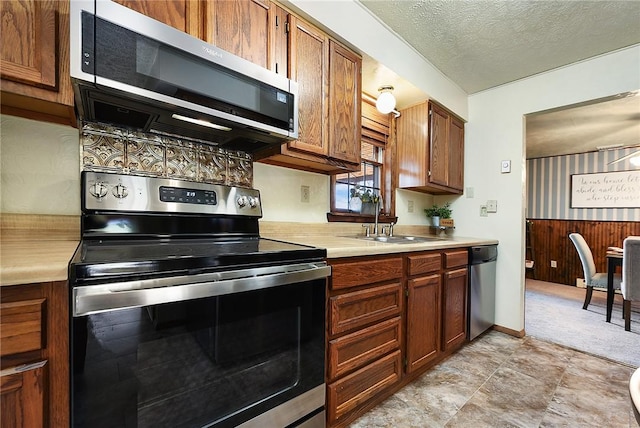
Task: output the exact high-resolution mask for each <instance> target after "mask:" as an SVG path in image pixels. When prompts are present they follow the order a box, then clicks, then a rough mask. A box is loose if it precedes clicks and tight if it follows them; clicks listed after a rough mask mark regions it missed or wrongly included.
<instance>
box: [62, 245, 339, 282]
mask: <svg viewBox="0 0 640 428" xmlns="http://www.w3.org/2000/svg"><path fill="white" fill-rule="evenodd" d="M326 255H327V252H326V250H325V249H322V248H315V247H309V246H305V245H298V244H292V243H288V242H282V241H277V240H272V239H265V238H235V239H142V240H132V239H122V240H119V239H116V240H91V239H89V240H83V241H82V242H81V243H80V245H79V246H78V249H77V250H76V253H75V254H74V257H73V258H72V260H71V262H70V264H69V278H70V281H71V283H72V284H74V285H87V284H88V283H91V282H100V283H104V282H114V281H125V280H137V279H142V278H149V277H158V276H169V275H185V274H189V275H193V274H198V273H206V272H216V271H221V270H232V269H241V268H247V267H259V266H271V265H282V264H292V263H300V262H305V261H318V260H322V259H324V258H325V257H326Z"/></svg>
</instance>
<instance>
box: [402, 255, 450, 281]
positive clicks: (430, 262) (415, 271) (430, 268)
mask: <svg viewBox="0 0 640 428" xmlns="http://www.w3.org/2000/svg"><path fill="white" fill-rule="evenodd" d="M441 260H442V257H441V256H440V253H439V252H438V253H428V254H420V255H416V256H408V257H407V261H408V263H407V270H408V274H409V275H410V276H413V275H419V274H423V273H431V272H437V271H439V270H440V265H441Z"/></svg>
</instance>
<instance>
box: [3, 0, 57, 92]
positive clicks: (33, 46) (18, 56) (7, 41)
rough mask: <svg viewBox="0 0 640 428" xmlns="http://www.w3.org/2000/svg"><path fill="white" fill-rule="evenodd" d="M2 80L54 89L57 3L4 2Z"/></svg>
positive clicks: (55, 82)
mask: <svg viewBox="0 0 640 428" xmlns="http://www.w3.org/2000/svg"><path fill="white" fill-rule="evenodd" d="M0 7H1V8H2V39H3V40H2V78H3V79H9V80H14V81H17V82H24V83H27V84H30V85H33V86H38V87H41V88H48V89H55V88H56V85H57V81H56V66H57V64H56V39H57V35H56V28H57V25H58V22H57V16H56V2H55V1H36V2H21V1H2V2H0Z"/></svg>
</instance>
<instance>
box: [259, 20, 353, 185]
mask: <svg viewBox="0 0 640 428" xmlns="http://www.w3.org/2000/svg"><path fill="white" fill-rule="evenodd" d="M288 19H289V25H288V27H289V33H288V68H289V78H290V79H291V80H294V81H296V82H297V83H298V139H297V140H294V141H289V142H287V143H284V144H282V145H281V146H276V147H271V148H269V149H266V150H264V151H263V152H260V153H256V154H255V159H256V160H260V161H261V162H264V163H269V164H273V165H279V166H284V167H289V168H295V169H301V170H305V171H313V172H319V173H325V174H335V173H342V172H348V171H358V170H359V169H360V135H361V118H360V114H361V100H362V93H361V87H362V83H361V82H362V76H361V69H362V59H361V57H360V56H359V55H357V54H356V53H354V52H352V51H350V50H348V49H346V48H345V47H344V46H342V45H340V44H339V43H337V42H336V41H335V40H332V39H331V38H330V37H329V36H328V35H327V34H326V33H324V32H323V31H321V30H320V29H318V28H316V27H315V26H313V25H311V24H309V23H308V22H306V21H304V20H303V19H300V18H299V17H297V16H295V15H293V14H289V15H288Z"/></svg>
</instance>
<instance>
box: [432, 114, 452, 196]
mask: <svg viewBox="0 0 640 428" xmlns="http://www.w3.org/2000/svg"><path fill="white" fill-rule="evenodd" d="M429 127H430V129H429V131H430V138H431V139H430V141H429V147H430V150H429V153H430V156H429V182H430V183H432V184H439V185H442V186H448V185H449V181H448V170H449V113H447V111H446V110H444V109H442V108H440V107H438V106H437V105H435V104H430V121H429Z"/></svg>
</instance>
